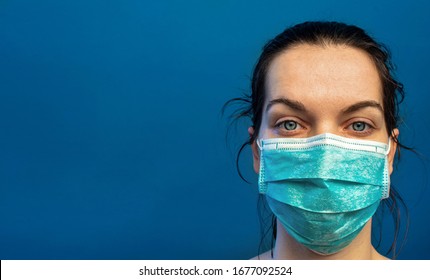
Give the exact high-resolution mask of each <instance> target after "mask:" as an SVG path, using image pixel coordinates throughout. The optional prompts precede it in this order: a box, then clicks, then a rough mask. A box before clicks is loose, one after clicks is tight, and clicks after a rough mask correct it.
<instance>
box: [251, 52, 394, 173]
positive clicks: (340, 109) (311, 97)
mask: <svg viewBox="0 0 430 280" xmlns="http://www.w3.org/2000/svg"><path fill="white" fill-rule="evenodd" d="M382 98H383V97H382V85H381V80H380V78H379V75H378V71H377V69H376V66H375V64H374V62H373V61H372V60H371V58H370V57H369V56H368V55H367V54H366V53H365V52H364V51H361V50H359V49H355V48H352V47H348V46H334V45H330V46H324V47H323V46H315V45H307V44H302V45H298V46H295V47H292V48H289V49H288V50H286V51H285V52H283V53H281V54H280V55H278V56H277V57H276V58H275V59H274V60H273V61H272V63H271V65H270V67H269V69H268V73H267V77H266V96H265V100H264V107H263V116H262V123H261V127H260V131H258V138H263V139H265V138H281V137H300V138H305V137H311V136H315V135H318V134H322V133H333V134H337V135H340V136H343V137H349V138H356V139H363V140H373V141H378V142H384V143H388V136H389V134H388V132H387V129H386V126H385V120H384V111H383V110H384V108H383V100H382ZM249 132H250V133H251V134H253V133H254V131H253V129H252V128H250V129H249ZM390 134H391V132H390ZM394 134H395V135H397V134H398V130H397V129H396V130H395V131H394ZM395 148H396V143H395V142H394V141H391V152H390V154H389V160H390V173H391V170H392V167H391V166H392V162H393V158H394V153H395ZM253 152H254V169H256V170H255V171H256V172H258V170H259V152H258V149H257V147H256V145H255V143H254V144H253Z"/></svg>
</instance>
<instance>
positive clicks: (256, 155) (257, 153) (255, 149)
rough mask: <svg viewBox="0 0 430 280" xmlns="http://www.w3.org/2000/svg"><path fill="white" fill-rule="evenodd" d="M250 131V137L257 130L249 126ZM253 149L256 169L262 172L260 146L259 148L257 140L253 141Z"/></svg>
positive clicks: (256, 171)
mask: <svg viewBox="0 0 430 280" xmlns="http://www.w3.org/2000/svg"><path fill="white" fill-rule="evenodd" d="M248 133H249V137H250V138H251V137H252V136H253V135H254V133H255V130H254V128H253V127H252V126H250V127H248ZM251 149H252V159H253V165H254V171H255V173H257V174H258V173H259V172H260V148H258V145H257V143H256V141H255V140H254V141H253V142H252V143H251Z"/></svg>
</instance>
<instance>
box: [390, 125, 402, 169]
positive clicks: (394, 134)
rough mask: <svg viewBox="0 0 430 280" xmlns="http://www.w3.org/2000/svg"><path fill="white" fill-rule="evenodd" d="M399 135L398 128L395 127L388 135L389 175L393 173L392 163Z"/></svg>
mask: <svg viewBox="0 0 430 280" xmlns="http://www.w3.org/2000/svg"><path fill="white" fill-rule="evenodd" d="M398 137H399V130H398V129H397V128H395V129H393V131H392V133H391V136H390V141H391V142H390V151H389V152H388V171H389V173H390V175H391V173H393V163H394V157H395V155H396V151H397V138H398Z"/></svg>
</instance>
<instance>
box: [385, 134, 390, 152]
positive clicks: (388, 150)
mask: <svg viewBox="0 0 430 280" xmlns="http://www.w3.org/2000/svg"><path fill="white" fill-rule="evenodd" d="M390 150H391V137H388V147H387V151H386V152H385V155H386V156H388V154H389V153H390Z"/></svg>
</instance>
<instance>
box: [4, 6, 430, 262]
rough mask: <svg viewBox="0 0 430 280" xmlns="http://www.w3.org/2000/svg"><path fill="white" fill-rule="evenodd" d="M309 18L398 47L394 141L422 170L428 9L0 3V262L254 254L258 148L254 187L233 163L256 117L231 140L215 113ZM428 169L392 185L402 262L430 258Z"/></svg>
mask: <svg viewBox="0 0 430 280" xmlns="http://www.w3.org/2000/svg"><path fill="white" fill-rule="evenodd" d="M304 20H338V21H345V22H347V23H352V24H357V25H359V26H361V27H363V28H364V29H366V30H368V31H369V32H370V34H372V35H374V36H375V37H376V38H377V39H378V40H380V41H382V42H384V43H386V44H387V45H389V46H390V48H391V51H392V54H393V58H394V62H395V63H396V65H397V66H398V71H397V76H398V78H399V79H400V80H401V81H402V82H403V83H404V84H405V87H406V92H407V98H406V101H405V103H404V107H403V108H404V109H403V116H404V117H405V125H403V126H402V127H401V137H402V140H403V141H404V142H405V143H406V144H410V145H412V146H414V147H415V148H416V149H417V150H418V151H420V152H421V153H422V154H423V158H425V159H424V161H425V160H427V163H426V164H427V166H428V158H429V157H430V144H429V142H430V117H429V115H428V110H429V109H428V107H429V104H430V97H429V96H430V93H429V89H430V75H429V71H428V69H429V65H430V56H429V49H430V29H429V26H430V6H429V4H428V2H427V3H426V2H425V1H393V0H391V1H373V0H372V1H351V2H350V3H347V1H337V0H333V1H317V0H315V1H221V0H216V1H215V0H214V1H197V0H194V1H138V0H134V1H106V0H94V1H82V0H63V1H57V0H50V1H18V0H17V1H13V0H3V1H0V258H1V259H246V258H250V257H253V256H255V255H256V254H257V250H258V243H259V241H260V232H259V229H260V227H259V221H258V215H257V206H256V205H257V187H256V178H257V177H256V175H255V174H253V171H252V168H251V157H250V150H246V151H245V154H246V155H245V156H244V157H243V158H242V160H241V163H242V169H243V172H244V174H245V177H247V178H248V179H249V180H250V181H252V182H253V184H250V185H249V184H246V183H245V182H243V181H242V180H240V178H239V177H238V176H237V174H236V170H235V163H234V160H235V152H236V151H235V148H236V147H237V146H238V145H239V144H240V143H241V141H243V140H245V139H246V137H247V132H246V129H247V125H248V123H246V122H243V123H240V124H239V125H238V126H237V129H236V130H235V129H233V130H232V132H233V133H232V134H230V137H227V142H228V143H229V146H227V145H226V137H225V135H226V132H227V129H226V127H227V120H226V119H225V118H223V117H222V116H221V115H220V110H221V107H222V105H223V104H224V102H225V101H227V100H228V99H230V98H233V97H236V96H239V95H241V93H242V92H244V91H245V92H247V91H249V76H250V74H251V70H252V67H253V65H254V63H255V61H256V59H257V56H258V55H259V52H260V50H261V47H262V46H263V44H264V43H265V42H266V41H267V40H268V39H270V38H271V37H273V36H274V35H275V34H277V33H279V32H281V31H282V30H283V29H284V28H286V27H287V26H290V25H291V24H294V23H298V22H301V21H304ZM422 162H423V161H422V160H420V159H419V158H418V157H416V156H414V155H413V154H411V153H407V152H405V153H403V154H402V160H401V162H400V164H399V165H398V168H397V170H396V171H395V175H394V178H393V180H394V183H395V184H396V185H397V187H398V189H399V191H400V192H401V193H402V194H403V196H404V199H405V200H406V202H407V203H408V205H409V207H410V210H411V224H410V229H409V237H408V240H407V242H406V245H405V247H404V249H403V251H402V254H401V255H400V258H402V259H430V241H429V238H428V237H429V236H430V223H429V216H428V213H429V212H430V203H429V201H430V191H429V190H428V187H425V185H426V184H428V183H427V182H426V179H425V178H426V175H427V176H428V174H427V173H428V171H425V169H424V167H423V164H422ZM389 231H390V230H387V231H386V232H387V233H388V232H389ZM388 235H389V234H388ZM390 242H391V241H390V240H389V238H385V239H384V242H383V245H382V246H383V247H384V246H385V247H386V246H387V244H389V243H390Z"/></svg>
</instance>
